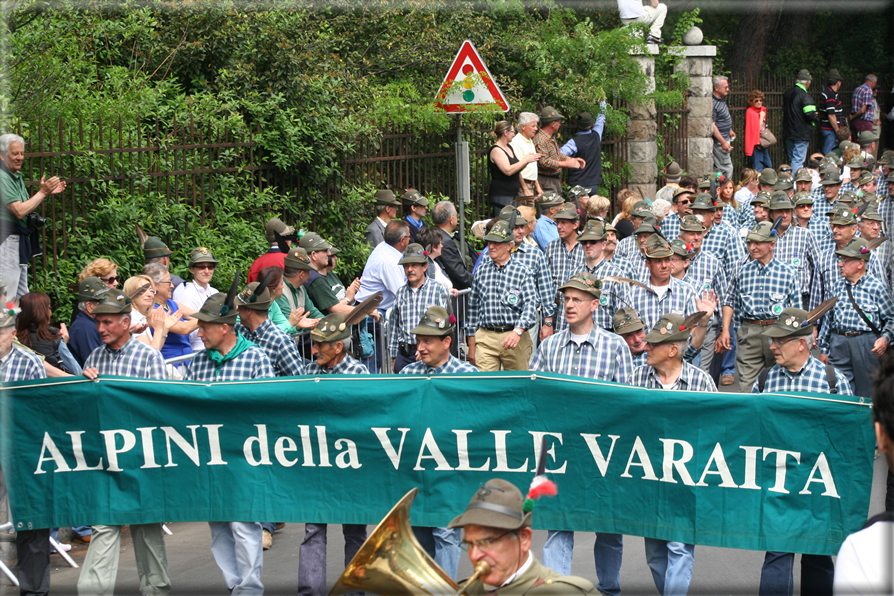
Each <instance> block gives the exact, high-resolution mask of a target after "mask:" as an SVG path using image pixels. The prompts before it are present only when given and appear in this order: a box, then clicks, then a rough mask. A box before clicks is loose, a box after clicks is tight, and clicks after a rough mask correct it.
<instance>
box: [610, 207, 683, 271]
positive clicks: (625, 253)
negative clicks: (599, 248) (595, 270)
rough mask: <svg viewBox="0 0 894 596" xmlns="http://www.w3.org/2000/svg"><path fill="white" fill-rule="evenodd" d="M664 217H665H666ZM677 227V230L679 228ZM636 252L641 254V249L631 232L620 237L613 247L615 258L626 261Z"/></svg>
mask: <svg viewBox="0 0 894 596" xmlns="http://www.w3.org/2000/svg"><path fill="white" fill-rule="evenodd" d="M668 217H670V215H668ZM664 219H667V217H665V218H664ZM677 229H678V230H679V228H677ZM677 235H679V231H678V232H677ZM674 238H676V236H674ZM637 253H640V254H642V251H640V249H639V244H638V243H637V241H636V234H631V235H629V236H627V237H626V238H622V239H621V240H619V241H618V246H616V247H615V259H621V260H623V261H628V260H630V257H632V256H633V255H635V254H637Z"/></svg>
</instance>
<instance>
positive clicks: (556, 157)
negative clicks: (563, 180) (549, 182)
mask: <svg viewBox="0 0 894 596" xmlns="http://www.w3.org/2000/svg"><path fill="white" fill-rule="evenodd" d="M534 146H535V147H536V148H537V152H538V153H540V159H539V160H537V171H538V173H540V174H544V175H546V176H556V175H558V173H559V169H560V166H559V162H560V161H562V160H564V159H565V156H564V155H562V153H561V152H560V151H559V144H558V143H557V142H556V138H555V137H554V136H552V135H548V134H546V133H545V132H543V129H542V128H538V129H537V132H536V133H534Z"/></svg>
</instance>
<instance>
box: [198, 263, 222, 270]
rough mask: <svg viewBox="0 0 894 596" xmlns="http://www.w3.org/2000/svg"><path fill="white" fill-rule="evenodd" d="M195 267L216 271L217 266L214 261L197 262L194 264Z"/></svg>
mask: <svg viewBox="0 0 894 596" xmlns="http://www.w3.org/2000/svg"><path fill="white" fill-rule="evenodd" d="M192 267H193V269H211V270H212V271H214V268H215V267H217V265H215V264H214V263H196V264H195V265H193V266H192Z"/></svg>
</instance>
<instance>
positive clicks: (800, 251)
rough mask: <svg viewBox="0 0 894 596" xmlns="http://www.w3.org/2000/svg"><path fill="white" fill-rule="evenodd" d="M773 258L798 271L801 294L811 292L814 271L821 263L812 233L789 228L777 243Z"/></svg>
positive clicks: (801, 229) (792, 227) (802, 229)
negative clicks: (819, 262) (818, 263)
mask: <svg viewBox="0 0 894 596" xmlns="http://www.w3.org/2000/svg"><path fill="white" fill-rule="evenodd" d="M773 256H774V257H775V258H777V259H779V260H780V261H783V262H785V263H788V264H789V265H791V266H792V267H794V268H795V269H797V271H798V276H799V278H798V279H799V280H800V285H801V293H802V294H807V293H808V292H810V288H811V284H812V283H813V276H814V271H816V265H817V262H818V261H819V246H818V244H817V242H816V237H815V236H814V235H813V234H812V233H810V232H808V231H807V230H805V229H804V228H798V227H796V226H793V225H792V226H789V228H788V229H787V230H786V231H785V233H784V234H782V235H781V236H779V239H778V240H777V241H776V248H774V249H773Z"/></svg>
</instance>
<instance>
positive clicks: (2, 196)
mask: <svg viewBox="0 0 894 596" xmlns="http://www.w3.org/2000/svg"><path fill="white" fill-rule="evenodd" d="M28 198H29V197H28V189H27V188H25V179H24V177H22V171H21V170H19V171H18V172H16V173H15V174H13V173H12V172H10V171H9V168H7V167H6V165H5V164H0V201H2V203H3V204H2V205H0V209H2V211H0V221H7V222H10V223H11V222H14V221H18V222H19V223H24V222H25V218H24V217H23V218H21V219H16V216H15V215H13V214H12V211H10V210H9V207H7V205H10V204H12V203H24V202H25V201H27V200H28ZM26 217H27V216H26ZM23 264H24V263H23Z"/></svg>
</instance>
